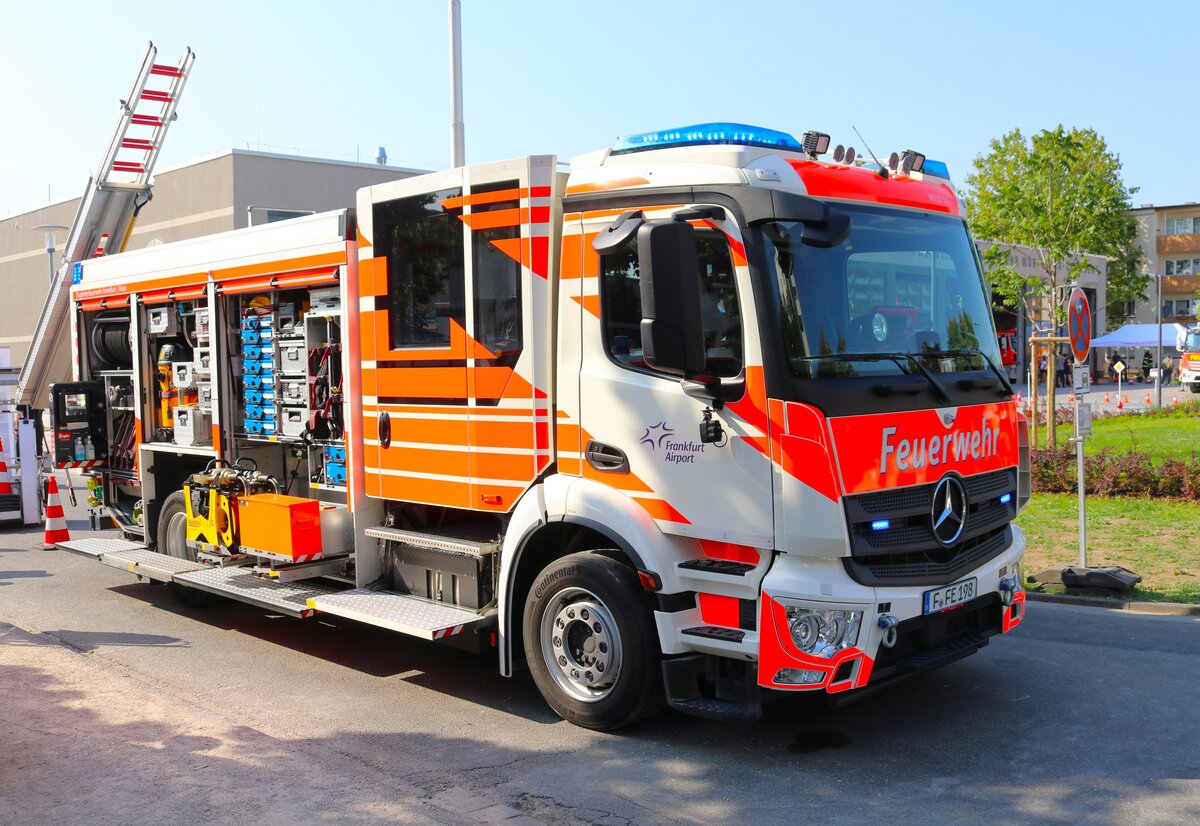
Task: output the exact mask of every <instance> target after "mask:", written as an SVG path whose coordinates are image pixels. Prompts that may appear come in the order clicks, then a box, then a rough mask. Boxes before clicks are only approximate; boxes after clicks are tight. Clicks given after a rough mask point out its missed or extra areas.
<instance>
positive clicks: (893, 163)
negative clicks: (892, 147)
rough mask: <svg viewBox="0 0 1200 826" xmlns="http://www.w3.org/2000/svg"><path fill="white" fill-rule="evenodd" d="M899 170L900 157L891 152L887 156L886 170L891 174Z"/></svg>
mask: <svg viewBox="0 0 1200 826" xmlns="http://www.w3.org/2000/svg"><path fill="white" fill-rule="evenodd" d="M899 168H900V156H899V155H897V154H896V153H895V152H893V153H892V154H891V155H888V169H890V170H892V172H895V171H896V170H897V169H899Z"/></svg>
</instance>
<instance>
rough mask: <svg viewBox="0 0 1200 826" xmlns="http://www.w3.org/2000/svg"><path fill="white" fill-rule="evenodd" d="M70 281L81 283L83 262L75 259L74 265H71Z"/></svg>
mask: <svg viewBox="0 0 1200 826" xmlns="http://www.w3.org/2000/svg"><path fill="white" fill-rule="evenodd" d="M71 283H72V284H82V283H83V262H82V261H76V262H75V265H74V266H72V267H71Z"/></svg>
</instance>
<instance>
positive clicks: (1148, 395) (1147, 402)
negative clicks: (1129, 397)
mask: <svg viewBox="0 0 1200 826" xmlns="http://www.w3.org/2000/svg"><path fill="white" fill-rule="evenodd" d="M1146 404H1150V391H1149V390H1147V391H1146Z"/></svg>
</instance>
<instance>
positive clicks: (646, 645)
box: [523, 551, 663, 731]
mask: <svg viewBox="0 0 1200 826" xmlns="http://www.w3.org/2000/svg"><path fill="white" fill-rule="evenodd" d="M602 553H603V552H594V551H592V552H587V553H577V554H571V555H570V556H565V557H563V558H562V559H558V560H555V561H554V562H552V563H550V564H549V565H547V566H546V568H545V569H543V570H542V572H541V573H540V574H539V575H538V577H537V579H536V580H534V582H533V586H532V587H531V588H530V591H529V595H528V597H527V598H526V600H525V615H524V622H523V628H524V637H525V657H526V659H527V661H528V663H529V670H530V672H532V674H533V681H534V683H535V684H536V685H537V687H538V690H539V691H540V692H541V694H542V696H543V697H544V698H545V699H546V702H547V703H549V704H550V707H551V708H552V709H554V711H555V713H557V714H558V716H560V717H562V718H563V719H564V720H566V721H568V722H570V723H574V724H575V725H577V726H582V727H583V728H589V729H595V730H598V731H607V730H611V729H616V728H620V727H621V726H626V725H629V724H630V723H634V722H636V721H638V720H640V719H642V718H644V717H648V716H650V715H651V714H653V713H654V712H656V711H658V710H659V709H660V708H661V707H662V705H663V701H662V697H663V692H662V670H661V669H662V665H661V657H660V654H659V649H658V639H657V634H656V632H655V629H654V624H653V622H652V617H651V613H650V611H649V610H648V609H647V607H646V604H645V602H644V599H643V596H642V588H641V585H640V583H639V582H638V578H637V574H636V573H634V571H632V570H630V569H629V568H628V567H626V566H625V565H622V564H621V563H620V562H618V561H617V560H615V559H612V558H610V557H608V556H602V555H601V554H602Z"/></svg>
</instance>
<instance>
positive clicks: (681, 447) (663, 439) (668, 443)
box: [640, 421, 704, 465]
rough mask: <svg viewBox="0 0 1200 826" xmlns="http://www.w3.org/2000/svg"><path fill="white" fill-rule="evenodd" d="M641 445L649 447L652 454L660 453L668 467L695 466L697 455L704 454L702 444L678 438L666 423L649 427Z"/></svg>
mask: <svg viewBox="0 0 1200 826" xmlns="http://www.w3.org/2000/svg"><path fill="white" fill-rule="evenodd" d="M640 444H643V445H646V446H648V447H649V448H650V452H652V453H659V454H660V455H661V456H662V460H663V461H664V462H666V463H667V464H668V465H692V464H695V463H696V454H698V453H703V452H704V445H703V444H701V443H700V442H696V441H693V440H692V439H679V438H677V437H676V436H675V431H674V430H673V429H671V428H670V427H669V426H668V425H667V423H666V422H665V421H662V422H659V423H658V424H652V425H650V426H649V427H647V428H646V432H645V433H643V434H642V440H641V442H640Z"/></svg>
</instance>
